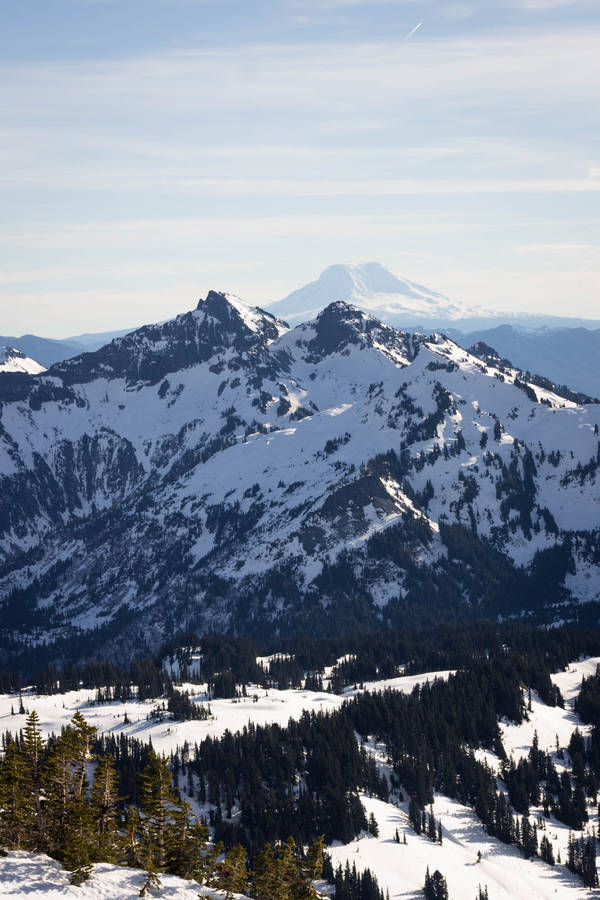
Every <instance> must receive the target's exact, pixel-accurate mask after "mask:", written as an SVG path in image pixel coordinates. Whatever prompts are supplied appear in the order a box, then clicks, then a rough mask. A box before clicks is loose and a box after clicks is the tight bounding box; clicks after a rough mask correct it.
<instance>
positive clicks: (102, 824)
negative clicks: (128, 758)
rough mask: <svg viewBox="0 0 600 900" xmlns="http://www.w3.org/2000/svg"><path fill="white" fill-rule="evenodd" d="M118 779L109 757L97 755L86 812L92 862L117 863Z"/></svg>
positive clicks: (118, 845) (118, 842)
mask: <svg viewBox="0 0 600 900" xmlns="http://www.w3.org/2000/svg"><path fill="white" fill-rule="evenodd" d="M117 783H118V776H117V772H116V769H115V764H114V762H113V760H112V758H111V757H109V756H101V757H99V759H98V762H97V764H96V768H95V770H94V780H93V782H92V788H91V791H90V798H89V802H90V812H91V816H92V820H93V824H94V847H93V849H92V857H93V859H94V861H96V862H100V861H102V862H111V863H114V862H116V861H117V858H118V854H119V847H120V843H121V841H120V839H119V832H118V825H119V823H118V812H117V810H118V805H119V796H118V792H117Z"/></svg>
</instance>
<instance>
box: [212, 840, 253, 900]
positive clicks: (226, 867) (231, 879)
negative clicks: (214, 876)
mask: <svg viewBox="0 0 600 900" xmlns="http://www.w3.org/2000/svg"><path fill="white" fill-rule="evenodd" d="M247 887H248V869H247V857H246V851H245V850H244V848H243V847H241V846H239V845H238V846H236V847H232V849H231V850H229V852H228V853H227V854H226V856H225V859H224V860H223V862H222V863H221V867H220V873H219V888H220V889H221V890H222V891H225V900H232V898H233V895H234V894H243V893H245V892H246V889H247Z"/></svg>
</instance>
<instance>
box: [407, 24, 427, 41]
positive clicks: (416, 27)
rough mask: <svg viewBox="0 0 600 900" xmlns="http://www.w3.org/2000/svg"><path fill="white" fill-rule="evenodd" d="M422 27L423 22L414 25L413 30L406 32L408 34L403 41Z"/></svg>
mask: <svg viewBox="0 0 600 900" xmlns="http://www.w3.org/2000/svg"><path fill="white" fill-rule="evenodd" d="M422 26H423V22H419V23H418V24H417V25H415V27H414V28H411V30H410V31H409V32H408V34H407V35H406V37H405V38H404V40H405V41H407V40H408V39H409V37H412V36H413V34H414V33H415V32H416V31H418V30H419V28H422Z"/></svg>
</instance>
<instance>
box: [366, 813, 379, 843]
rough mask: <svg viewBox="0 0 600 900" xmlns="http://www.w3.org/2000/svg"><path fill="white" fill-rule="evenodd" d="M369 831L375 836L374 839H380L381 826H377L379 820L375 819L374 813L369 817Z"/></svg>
mask: <svg viewBox="0 0 600 900" xmlns="http://www.w3.org/2000/svg"><path fill="white" fill-rule="evenodd" d="M367 830H368V832H369V834H372V835H373V837H379V825H378V824H377V819H376V818H375V814H374V813H371V814H370V816H369V824H368V825H367Z"/></svg>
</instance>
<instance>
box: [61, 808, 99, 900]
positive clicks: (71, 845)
mask: <svg viewBox="0 0 600 900" xmlns="http://www.w3.org/2000/svg"><path fill="white" fill-rule="evenodd" d="M93 829H94V823H93V820H92V814H91V811H90V808H89V806H88V805H87V803H86V802H85V799H80V798H78V797H77V798H75V799H74V800H72V801H71V802H70V804H69V806H68V810H67V817H66V821H65V829H64V838H63V844H62V847H61V857H62V863H63V865H64V867H65V869H66V870H67V872H69V873H70V875H71V884H76V885H79V884H82V883H83V882H84V881H86V880H87V879H88V878H89V877H90V874H91V872H92V862H91V859H90V850H91V848H92V847H93V842H94V834H93Z"/></svg>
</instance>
